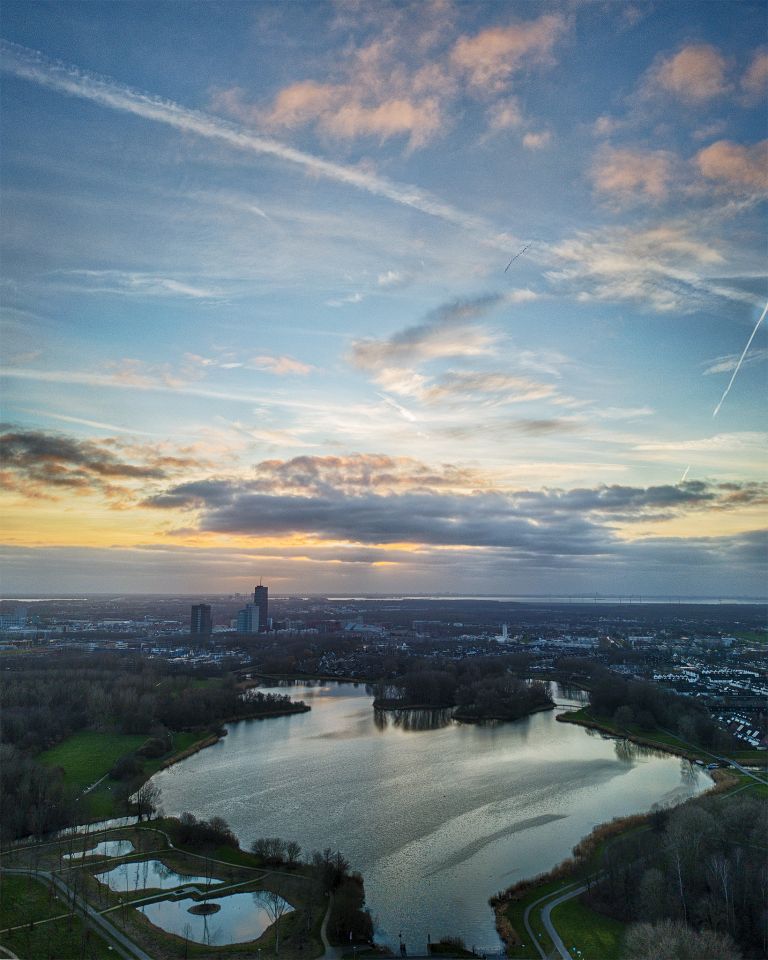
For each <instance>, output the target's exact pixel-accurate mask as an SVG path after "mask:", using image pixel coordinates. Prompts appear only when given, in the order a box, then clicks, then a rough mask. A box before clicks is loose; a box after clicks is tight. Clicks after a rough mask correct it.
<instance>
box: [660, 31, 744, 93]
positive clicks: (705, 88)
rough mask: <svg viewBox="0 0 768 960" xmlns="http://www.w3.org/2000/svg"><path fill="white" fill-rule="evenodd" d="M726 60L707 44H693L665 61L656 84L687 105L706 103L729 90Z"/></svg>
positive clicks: (661, 64)
mask: <svg viewBox="0 0 768 960" xmlns="http://www.w3.org/2000/svg"><path fill="white" fill-rule="evenodd" d="M725 68H726V64H725V59H724V57H723V56H722V55H721V53H720V52H719V51H718V50H717V48H716V47H713V46H711V45H710V44H707V43H696V44H689V45H688V46H685V47H683V48H682V49H681V50H679V51H678V52H677V53H676V54H675V55H674V56H673V57H669V58H668V59H666V60H663V61H662V62H661V63H660V64H659V65H658V66H657V67H656V70H655V72H654V74H653V76H652V81H653V82H655V84H656V85H657V86H659V87H661V88H662V89H663V90H666V91H667V92H668V93H671V94H673V95H674V96H676V97H678V98H679V99H680V100H683V101H685V102H687V103H694V104H695V103H705V102H706V101H707V100H712V99H713V98H714V97H719V96H721V95H722V94H723V93H725V92H726V91H727V90H728V83H727V82H726V79H725Z"/></svg>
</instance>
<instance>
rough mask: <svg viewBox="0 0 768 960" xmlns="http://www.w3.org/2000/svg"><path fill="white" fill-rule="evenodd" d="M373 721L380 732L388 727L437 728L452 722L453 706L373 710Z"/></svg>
mask: <svg viewBox="0 0 768 960" xmlns="http://www.w3.org/2000/svg"><path fill="white" fill-rule="evenodd" d="M373 722H374V724H375V725H376V729H377V730H380V731H382V732H383V731H385V730H387V729H388V728H389V727H397V728H398V729H400V730H439V729H440V728H441V727H447V726H448V725H449V724H450V723H453V708H451V707H448V708H437V709H435V710H425V709H423V708H419V709H414V710H410V709H409V710H374V711H373Z"/></svg>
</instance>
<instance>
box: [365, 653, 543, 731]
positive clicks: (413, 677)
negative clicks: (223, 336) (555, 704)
mask: <svg viewBox="0 0 768 960" xmlns="http://www.w3.org/2000/svg"><path fill="white" fill-rule="evenodd" d="M530 663H531V658H530V657H529V656H528V655H526V654H508V655H506V656H497V657H471V658H466V659H462V660H456V661H453V662H450V661H448V662H446V661H441V662H440V665H439V666H436V665H435V663H434V661H432V660H430V659H429V658H427V657H411V658H410V659H409V660H407V661H405V662H404V663H403V664H402V672H401V673H400V674H399V675H397V676H395V677H392V678H390V679H388V680H382V681H380V682H379V683H377V684H375V685H373V688H372V692H373V695H374V698H375V699H374V705H375V706H379V707H382V708H385V709H386V708H387V707H430V708H446V707H456V708H457V709H456V713H455V716H456V717H457V719H462V720H469V721H472V720H486V719H497V720H517V719H518V718H520V717H523V716H526V715H527V714H529V713H531V712H533V711H534V710H539V709H543V708H545V707H548V706H551V705H552V697H551V695H550V693H549V689H548V688H547V686H546V685H545V684H544V683H541V682H538V681H534V682H531V683H529V682H525V681H523V680H521V679H520V677H519V674H523V673H525V672H526V671H527V669H528V667H529V666H530Z"/></svg>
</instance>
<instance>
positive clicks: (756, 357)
mask: <svg viewBox="0 0 768 960" xmlns="http://www.w3.org/2000/svg"><path fill="white" fill-rule="evenodd" d="M739 357H740V354H738V353H731V354H727V355H726V356H724V357H717V358H715V359H714V360H709V361H708V363H709V366H708V367H707V368H706V370H705V371H704V374H705V376H706V375H707V374H712V373H732V372H733V371H734V370H735V369H736V367H737V365H738V363H739ZM766 360H768V348H766V347H761V348H760V349H758V350H752V351H751V352H750V353H749V354H747V356H746V357H744V360H743V362H742V364H741V365H742V367H748V366H751V365H752V364H755V363H764V362H765V361H766Z"/></svg>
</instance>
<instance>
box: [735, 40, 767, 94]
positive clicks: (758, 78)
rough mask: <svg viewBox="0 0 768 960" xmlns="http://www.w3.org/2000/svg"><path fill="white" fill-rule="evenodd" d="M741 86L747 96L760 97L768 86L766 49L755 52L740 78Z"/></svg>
mask: <svg viewBox="0 0 768 960" xmlns="http://www.w3.org/2000/svg"><path fill="white" fill-rule="evenodd" d="M741 88H742V90H743V91H744V92H745V93H746V94H747V95H748V96H749V97H754V98H759V97H762V96H763V94H764V93H765V91H766V88H768V50H766V49H762V50H757V51H756V52H755V55H754V57H753V58H752V63H750V65H749V66H748V67H747V70H746V73H745V74H744V76H743V77H742V78H741Z"/></svg>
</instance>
